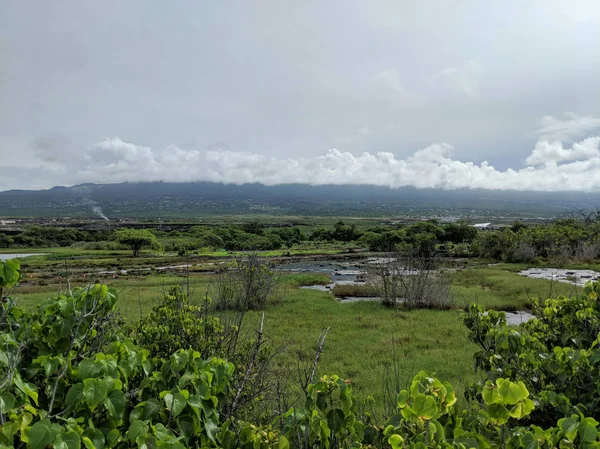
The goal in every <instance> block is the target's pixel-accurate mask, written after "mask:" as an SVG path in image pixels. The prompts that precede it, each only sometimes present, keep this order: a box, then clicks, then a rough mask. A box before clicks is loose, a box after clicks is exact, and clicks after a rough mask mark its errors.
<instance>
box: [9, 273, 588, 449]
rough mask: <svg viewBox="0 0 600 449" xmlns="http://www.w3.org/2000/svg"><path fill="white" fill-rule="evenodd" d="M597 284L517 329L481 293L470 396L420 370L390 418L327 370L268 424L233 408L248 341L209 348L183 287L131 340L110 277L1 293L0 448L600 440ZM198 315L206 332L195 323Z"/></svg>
mask: <svg viewBox="0 0 600 449" xmlns="http://www.w3.org/2000/svg"><path fill="white" fill-rule="evenodd" d="M4 268H5V267H4ZM15 271H17V272H18V271H19V266H18V263H17V264H16V265H14V264H11V268H10V273H11V274H10V275H6V273H7V271H6V270H5V271H4V275H5V276H4V279H5V280H4V281H3V282H4V283H5V286H9V284H11V283H13V282H16V281H17V280H18V277H17V276H16V275H15ZM599 293H600V287H599V286H598V284H589V285H588V286H586V289H585V292H584V293H583V294H581V295H578V296H575V297H573V298H565V297H560V298H557V299H551V300H547V301H544V302H543V303H542V302H539V301H536V302H535V303H534V304H535V313H536V316H537V318H536V319H534V320H532V321H531V322H529V323H527V324H525V325H523V326H521V328H520V329H519V330H518V331H517V330H515V329H513V328H507V327H506V325H505V316H504V315H503V314H502V313H498V312H489V313H488V314H484V313H483V310H481V309H479V308H477V307H476V306H474V307H473V308H471V310H470V311H469V313H468V314H466V316H465V323H466V324H467V326H468V328H469V331H470V336H471V338H472V339H473V340H474V341H475V342H476V343H477V344H478V345H479V346H480V348H481V350H480V352H479V353H478V354H477V361H478V366H479V367H480V368H481V369H482V371H483V372H484V373H485V380H484V381H483V382H481V383H479V384H474V385H473V386H472V387H471V388H470V390H469V391H468V399H469V400H470V401H469V402H468V403H467V404H465V405H466V406H465V407H461V408H460V409H459V408H456V402H457V398H456V395H455V393H454V389H453V388H452V386H451V385H450V384H449V383H447V382H443V381H440V380H438V379H436V378H435V377H433V376H430V375H429V374H427V373H426V372H424V371H421V372H419V373H418V374H417V376H416V377H415V378H414V379H413V381H412V383H411V384H410V386H409V387H408V388H407V389H405V390H402V391H400V392H399V393H398V395H397V398H396V410H395V411H394V413H393V415H392V416H391V417H390V418H389V419H388V420H387V421H386V422H385V424H383V425H382V424H381V423H378V422H377V420H376V419H375V418H374V417H373V416H372V415H371V414H370V413H368V412H362V413H361V412H360V411H359V410H358V406H357V401H356V399H355V397H354V396H353V392H352V386H351V383H350V381H349V380H344V379H341V378H339V377H338V376H335V375H332V376H322V377H320V378H318V379H317V380H316V381H315V382H314V383H312V384H310V385H308V387H307V388H306V396H305V399H304V401H301V402H299V403H297V404H295V405H294V407H293V408H290V409H288V410H287V411H284V410H279V411H278V414H277V416H275V418H274V420H273V421H272V422H271V423H270V424H267V425H259V424H257V423H254V422H249V421H245V420H243V419H241V418H242V416H241V413H240V411H239V409H236V408H232V404H236V403H237V402H238V400H239V396H240V395H243V394H244V392H243V391H244V390H243V388H245V387H244V383H243V382H242V383H240V381H239V380H240V379H244V378H245V377H243V376H244V374H241V376H242V377H239V376H240V374H239V373H238V374H236V366H237V367H238V369H237V371H238V372H241V373H244V372H248V371H251V368H252V366H253V365H252V363H256V360H257V356H256V354H257V352H250V354H254V355H252V356H251V357H247V358H246V359H245V360H246V363H245V364H244V363H239V361H236V362H235V363H232V361H231V360H230V361H226V360H224V359H223V358H220V357H215V356H212V355H211V354H210V353H211V352H213V353H214V352H215V351H216V352H217V353H218V351H219V350H218V347H215V346H211V345H213V341H214V339H215V338H216V339H218V338H219V337H218V336H219V334H220V329H221V328H220V323H219V322H218V320H217V321H212V322H210V321H207V316H206V315H204V314H203V313H205V311H204V310H202V309H200V308H195V306H193V305H191V304H190V303H189V302H188V300H187V297H186V296H185V295H183V293H182V292H181V291H180V290H177V289H174V290H171V291H170V292H169V295H168V296H167V297H166V298H165V300H164V302H163V303H162V304H160V305H159V306H157V307H156V308H155V309H154V310H153V313H152V314H151V315H150V317H151V318H150V319H148V320H146V321H142V323H141V324H140V328H141V329H140V331H139V334H137V336H136V338H137V339H134V340H132V339H131V338H129V337H128V334H127V333H126V332H123V330H124V329H125V328H123V327H122V325H120V324H119V323H118V321H115V319H114V317H113V313H114V310H115V308H116V304H117V301H118V295H117V293H116V291H114V290H111V289H109V288H107V287H106V286H103V285H93V286H89V287H87V288H83V289H72V290H70V291H69V292H67V293H66V294H64V295H60V296H57V297H54V298H51V299H48V300H47V301H45V302H44V303H42V304H40V305H39V307H38V308H37V309H36V310H35V311H33V312H30V313H27V312H24V311H22V310H19V309H18V308H16V307H15V306H14V302H13V301H9V302H8V303H6V304H5V307H4V309H3V315H2V317H3V318H2V327H1V328H0V426H1V428H0V448H2V449H4V448H14V449H16V448H19V449H20V448H32V449H45V448H50V447H52V448H57V449H81V448H83V447H85V448H86V449H105V448H138V449H150V448H167V447H170V448H187V447H202V448H227V449H229V448H231V449H233V448H247V449H250V448H252V449H255V448H265V449H287V448H294V449H301V448H302V449H305V448H315V449H316V448H331V449H333V448H361V447H362V448H378V447H379V448H389V447H391V448H393V449H396V448H415V449H416V448H464V449H466V448H503V449H504V448H518V447H526V448H532V449H533V448H556V447H560V448H586V449H587V448H598V447H600V439H599V429H598V425H599V423H598V385H599V381H598V373H599V372H600V370H599V369H598V368H600V367H599V366H598V364H599V362H600V353H599V352H598V351H599V350H598V343H599V340H598V334H599V332H600V318H599V317H600V306H599V305H598V298H599V296H600V295H599ZM202 319H204V321H201V320H202ZM164 321H169V322H168V323H166V322H164ZM206 323H212V324H210V326H213V324H214V326H213V327H214V328H213V327H210V326H209V327H208V328H207V326H206ZM16 324H19V326H15V325H16ZM162 325H165V326H166V327H161V326H162ZM195 325H198V327H199V328H200V329H201V330H203V331H204V332H202V331H198V332H197V333H195V334H190V335H188V332H190V333H193V332H196V330H195V329H194V326H195ZM145 328H148V329H145ZM179 328H181V329H179ZM207 329H208V331H207ZM125 330H126V329H125ZM144 332H146V333H145V334H144ZM261 332H262V326H261ZM170 333H173V334H174V335H173V336H172V338H171V335H170ZM203 335H204V337H203ZM134 336H135V335H134ZM165 337H168V338H167V339H166V340H167V341H166V342H165V344H164V345H162V342H161V341H157V339H158V340H165ZM213 337H214V338H213ZM261 337H262V334H261V333H259V336H258V337H257V339H258V340H259V339H260V338H261ZM178 345H179V347H178V348H175V347H176V346H178ZM186 346H189V348H188V349H185V347H186ZM196 347H199V348H200V351H199V350H197V349H196ZM254 347H255V348H258V349H257V351H259V349H260V345H255V346H254ZM201 351H204V354H203V353H202V352H201ZM250 360H252V361H253V362H252V363H249V361H250ZM245 379H246V380H247V381H248V383H253V382H254V381H255V380H256V379H255V378H245ZM254 397H255V398H257V400H258V401H261V400H264V397H262V396H254Z"/></svg>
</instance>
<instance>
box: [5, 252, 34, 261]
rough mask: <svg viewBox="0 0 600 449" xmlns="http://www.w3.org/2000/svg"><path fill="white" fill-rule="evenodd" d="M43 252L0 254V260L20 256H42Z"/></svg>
mask: <svg viewBox="0 0 600 449" xmlns="http://www.w3.org/2000/svg"><path fill="white" fill-rule="evenodd" d="M44 255H45V253H29V254H25V253H23V254H0V260H9V259H16V258H21V257H31V256H44Z"/></svg>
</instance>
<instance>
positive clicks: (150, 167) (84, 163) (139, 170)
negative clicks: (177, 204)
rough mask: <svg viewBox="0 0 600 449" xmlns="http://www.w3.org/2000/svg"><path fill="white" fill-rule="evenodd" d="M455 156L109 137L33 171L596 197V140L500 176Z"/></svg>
mask: <svg viewBox="0 0 600 449" xmlns="http://www.w3.org/2000/svg"><path fill="white" fill-rule="evenodd" d="M453 151H454V148H453V147H452V145H449V144H447V143H436V144H432V145H429V146H428V147H426V148H423V149H421V150H418V151H416V152H414V153H413V154H412V155H410V156H409V157H406V158H398V157H396V156H395V155H394V154H393V153H390V152H378V153H369V152H364V153H362V154H359V155H355V154H352V153H349V152H342V151H339V150H337V149H330V150H328V151H327V152H326V153H325V154H321V155H318V156H315V157H276V156H266V155H260V154H255V153H249V152H236V151H229V150H220V149H213V150H210V151H199V150H193V149H182V148H179V147H177V146H168V147H166V148H163V149H159V150H155V149H152V148H150V147H147V146H143V145H136V144H133V143H129V142H125V141H123V140H121V139H120V138H118V137H113V138H107V139H104V140H102V141H101V142H98V143H96V144H94V145H91V146H89V147H87V148H85V149H84V150H83V151H82V157H81V158H80V159H75V160H65V161H63V162H62V165H61V166H58V167H56V166H53V167H54V168H53V169H47V168H46V169H43V171H42V169H39V171H38V173H37V174H38V176H44V177H45V179H61V180H63V183H65V182H70V183H72V184H76V183H82V182H122V181H169V182H183V181H213V182H222V183H232V184H243V183H253V182H256V183H262V184H265V185H276V184H288V183H306V184H313V185H319V184H321V185H322V184H370V185H379V186H389V187H392V188H394V187H402V186H414V187H418V188H425V187H430V188H442V189H459V188H471V189H475V188H482V189H496V190H538V191H565V190H578V191H600V136H596V137H590V138H587V139H584V140H582V141H580V142H577V143H574V144H573V145H572V146H570V147H565V146H563V144H561V143H559V142H554V143H551V142H548V141H540V142H538V143H537V144H536V145H535V147H534V149H533V151H532V152H531V154H530V155H529V157H527V159H526V164H527V165H526V166H524V167H521V168H519V169H507V170H498V169H496V168H495V167H494V166H492V165H490V164H489V163H488V162H485V161H484V162H482V163H480V164H476V163H474V162H464V161H460V160H457V159H454V158H453V157H452V153H453ZM40 173H43V175H42V174H40ZM32 175H33V173H32Z"/></svg>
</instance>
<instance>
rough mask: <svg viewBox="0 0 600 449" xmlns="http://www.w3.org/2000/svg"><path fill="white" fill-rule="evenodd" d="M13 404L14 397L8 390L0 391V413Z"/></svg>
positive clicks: (5, 411) (6, 410)
mask: <svg viewBox="0 0 600 449" xmlns="http://www.w3.org/2000/svg"><path fill="white" fill-rule="evenodd" d="M14 405H15V397H14V396H13V394H12V393H11V392H10V391H0V413H8V411H9V410H10V409H11V408H13V406H14Z"/></svg>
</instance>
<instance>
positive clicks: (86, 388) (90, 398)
mask: <svg viewBox="0 0 600 449" xmlns="http://www.w3.org/2000/svg"><path fill="white" fill-rule="evenodd" d="M107 391H108V386H107V385H106V382H104V381H103V380H102V379H86V380H84V381H83V396H84V397H85V403H86V404H87V406H88V407H89V408H90V409H91V410H94V409H95V408H96V407H98V405H100V404H101V403H102V401H104V398H105V397H106V393H107Z"/></svg>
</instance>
